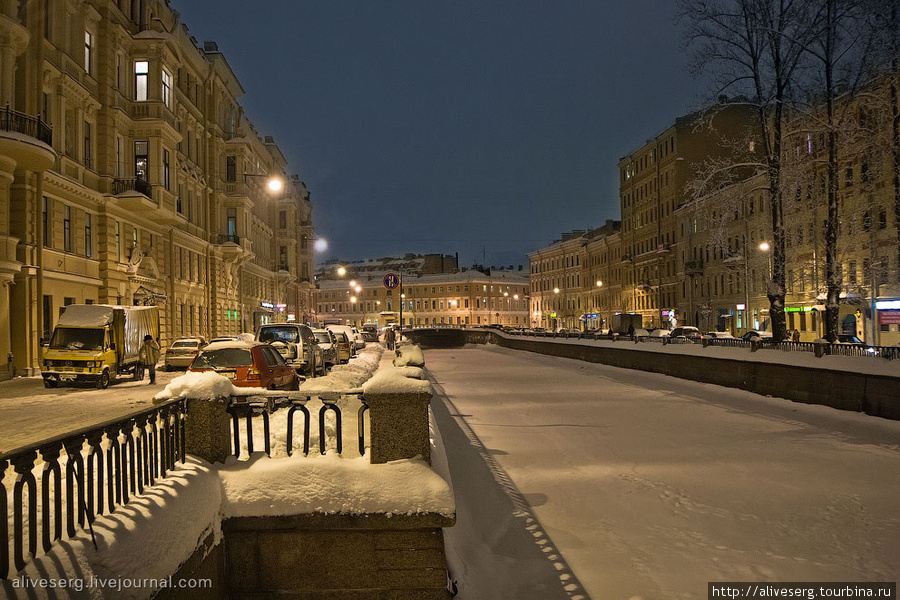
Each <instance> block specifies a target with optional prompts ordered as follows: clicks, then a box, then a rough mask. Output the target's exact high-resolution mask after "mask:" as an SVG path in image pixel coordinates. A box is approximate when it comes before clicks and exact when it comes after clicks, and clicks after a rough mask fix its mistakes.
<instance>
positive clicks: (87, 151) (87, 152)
mask: <svg viewBox="0 0 900 600" xmlns="http://www.w3.org/2000/svg"><path fill="white" fill-rule="evenodd" d="M92 159H93V153H92V152H91V124H90V123H88V122H87V121H85V122H84V166H85V167H87V168H88V169H92V168H93V160H92Z"/></svg>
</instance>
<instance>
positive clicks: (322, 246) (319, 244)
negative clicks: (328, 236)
mask: <svg viewBox="0 0 900 600" xmlns="http://www.w3.org/2000/svg"><path fill="white" fill-rule="evenodd" d="M313 248H314V249H315V251H316V252H325V251H326V250H327V249H328V242H327V241H326V240H324V239H322V238H318V239H317V240H316V241H315V242H313Z"/></svg>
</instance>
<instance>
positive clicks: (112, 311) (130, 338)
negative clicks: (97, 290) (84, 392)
mask: <svg viewBox="0 0 900 600" xmlns="http://www.w3.org/2000/svg"><path fill="white" fill-rule="evenodd" d="M146 335H150V336H152V337H153V339H156V340H158V339H159V311H158V310H157V307H155V306H109V305H105V304H70V305H69V306H67V307H66V309H65V311H64V312H63V313H62V315H60V317H59V321H58V322H57V323H56V327H55V328H54V330H53V335H52V336H51V337H50V342H49V344H48V345H47V346H46V348H45V350H44V356H43V360H42V362H41V375H42V376H43V378H44V386H45V387H48V388H55V387H56V386H58V385H59V383H60V381H87V382H93V383H96V385H97V387H99V388H101V389H105V388H106V387H108V386H109V383H110V381H113V380H115V378H116V376H118V375H124V374H131V375H132V376H133V377H135V378H140V377H141V376H142V375H143V369H139V368H138V366H139V359H138V351H139V350H140V348H141V344H142V343H143V341H144V336H146Z"/></svg>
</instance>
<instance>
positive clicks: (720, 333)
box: [703, 331, 734, 339]
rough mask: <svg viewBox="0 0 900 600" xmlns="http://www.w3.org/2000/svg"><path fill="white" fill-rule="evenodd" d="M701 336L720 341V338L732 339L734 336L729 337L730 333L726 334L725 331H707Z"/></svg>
mask: <svg viewBox="0 0 900 600" xmlns="http://www.w3.org/2000/svg"><path fill="white" fill-rule="evenodd" d="M703 336H704V337H708V338H716V339H721V338H731V339H734V336H733V335H731V334H730V333H728V332H727V331H707V332H706V333H704V334H703Z"/></svg>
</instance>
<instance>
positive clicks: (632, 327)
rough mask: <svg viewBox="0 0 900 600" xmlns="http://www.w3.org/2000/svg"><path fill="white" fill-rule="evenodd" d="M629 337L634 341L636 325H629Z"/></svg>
mask: <svg viewBox="0 0 900 600" xmlns="http://www.w3.org/2000/svg"><path fill="white" fill-rule="evenodd" d="M628 337H630V338H631V339H634V325H633V324H631V323H629V324H628Z"/></svg>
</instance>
